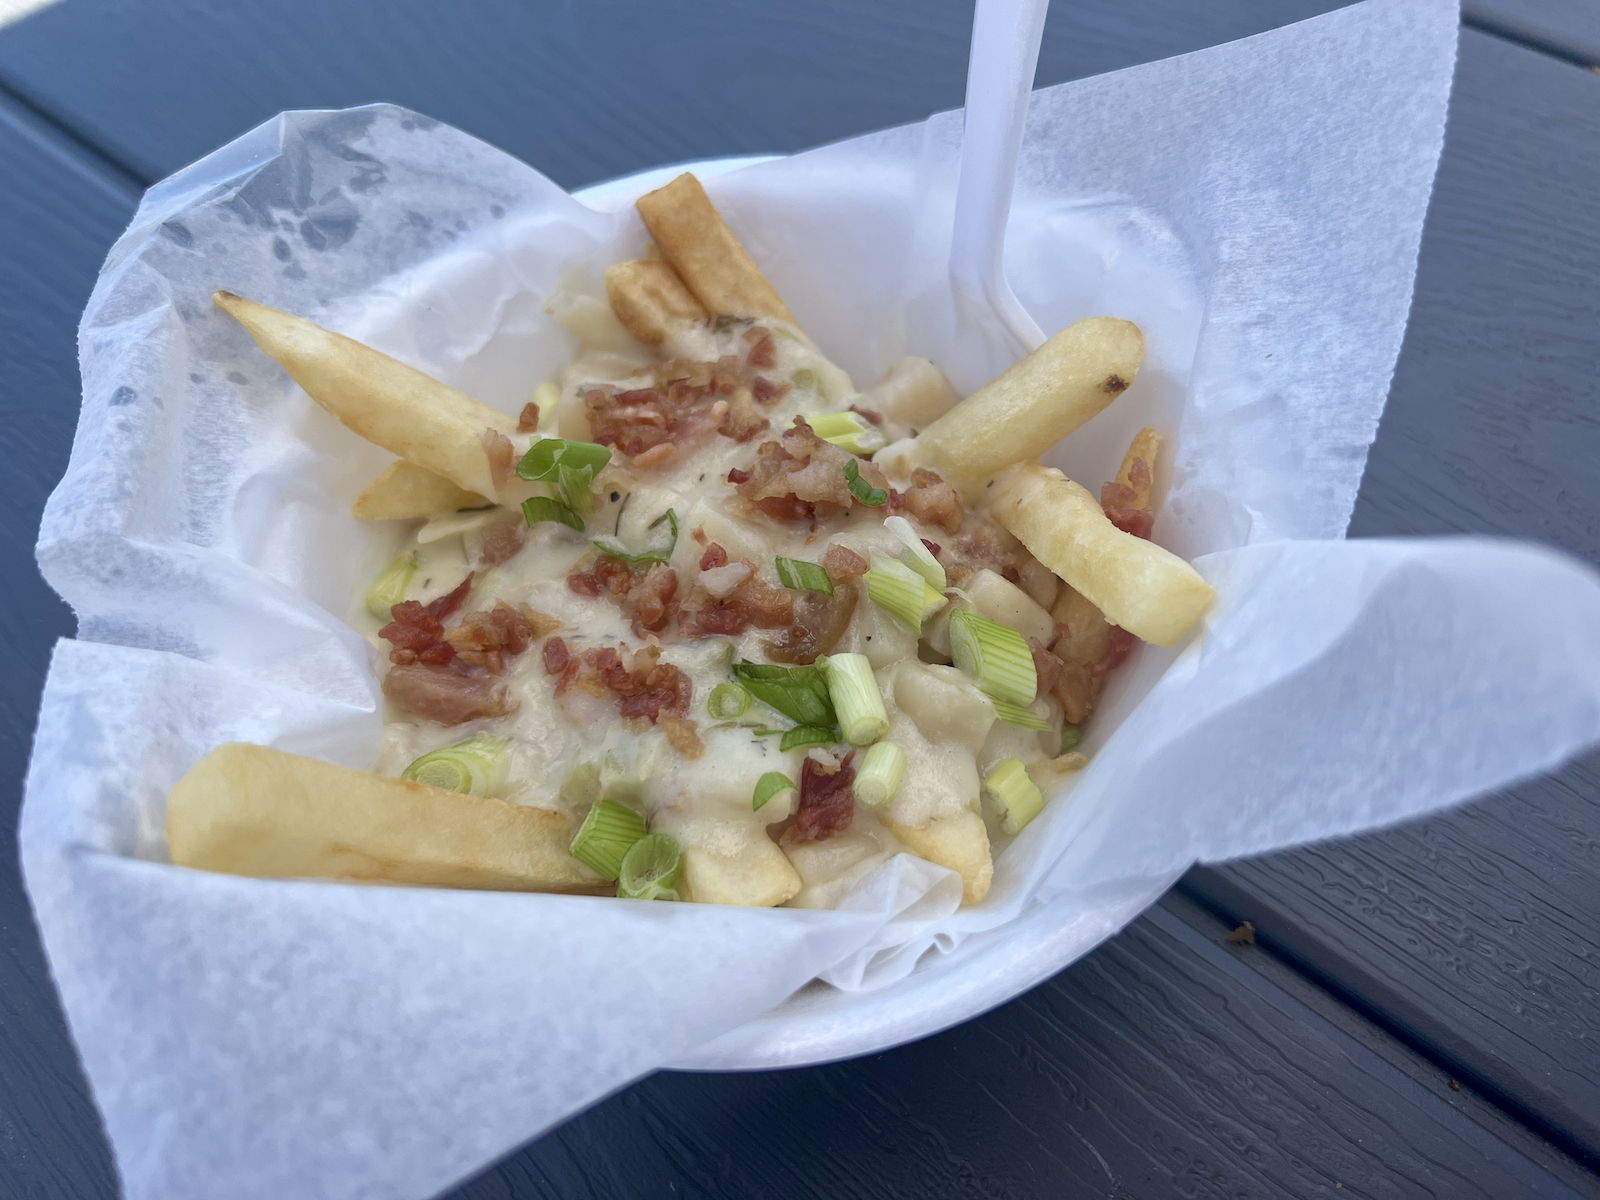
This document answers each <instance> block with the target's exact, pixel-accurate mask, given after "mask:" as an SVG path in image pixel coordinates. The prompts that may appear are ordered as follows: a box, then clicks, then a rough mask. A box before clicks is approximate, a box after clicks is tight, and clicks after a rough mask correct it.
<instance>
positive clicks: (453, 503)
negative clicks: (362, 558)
mask: <svg viewBox="0 0 1600 1200" xmlns="http://www.w3.org/2000/svg"><path fill="white" fill-rule="evenodd" d="M491 503H493V501H491V500H488V499H485V498H484V497H483V496H480V495H478V493H477V492H469V491H467V490H466V488H459V487H457V486H456V485H455V484H453V483H451V482H450V481H449V480H448V479H446V478H444V477H443V476H441V475H435V474H434V473H433V472H432V471H429V470H427V469H426V468H423V467H419V466H417V464H416V463H409V462H407V461H406V460H405V459H403V458H402V459H401V460H400V461H399V462H393V463H390V464H389V466H388V469H387V470H385V471H384V473H383V474H382V475H379V476H378V477H377V478H376V479H374V480H373V481H372V482H371V483H369V484H367V488H366V491H364V492H362V493H361V495H359V496H357V497H356V502H355V503H354V504H352V505H351V506H350V512H351V515H352V516H355V517H359V518H360V519H361V520H363V521H401V520H410V519H412V518H415V517H437V516H440V515H441V514H443V513H453V512H459V511H460V510H461V509H463V508H483V507H484V506H485V505H488V504H491Z"/></svg>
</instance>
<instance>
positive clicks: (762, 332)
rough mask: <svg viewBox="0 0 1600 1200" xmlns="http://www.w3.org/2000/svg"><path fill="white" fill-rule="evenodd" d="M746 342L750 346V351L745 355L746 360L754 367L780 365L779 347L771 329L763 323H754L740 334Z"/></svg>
mask: <svg viewBox="0 0 1600 1200" xmlns="http://www.w3.org/2000/svg"><path fill="white" fill-rule="evenodd" d="M740 336H741V337H743V338H744V341H745V344H746V345H748V346H749V347H750V352H749V353H748V354H746V355H745V356H744V361H745V362H746V363H747V364H748V365H749V366H752V367H775V366H777V365H778V347H777V344H776V343H774V342H773V340H772V332H771V330H769V329H767V328H765V327H764V326H761V325H752V326H751V327H750V328H749V329H746V330H745V331H744V333H743V334H741V335H740Z"/></svg>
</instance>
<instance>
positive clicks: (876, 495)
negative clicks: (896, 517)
mask: <svg viewBox="0 0 1600 1200" xmlns="http://www.w3.org/2000/svg"><path fill="white" fill-rule="evenodd" d="M844 482H845V486H846V487H848V488H849V489H850V494H851V495H852V496H854V497H855V498H856V499H857V500H858V501H859V502H860V503H862V504H865V505H866V506H867V507H868V508H879V507H881V506H882V505H884V504H885V503H887V502H888V499H889V493H888V492H886V491H884V490H883V489H882V488H875V487H873V486H872V485H871V484H870V483H868V482H867V481H866V480H865V479H863V478H861V463H860V461H859V460H858V459H854V458H852V459H851V460H850V461H849V462H847V463H845V465H844Z"/></svg>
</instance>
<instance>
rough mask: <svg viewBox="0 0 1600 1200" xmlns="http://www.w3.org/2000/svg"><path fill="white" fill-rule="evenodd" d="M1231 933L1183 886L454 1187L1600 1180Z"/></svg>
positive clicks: (1505, 1192) (1227, 1185)
mask: <svg viewBox="0 0 1600 1200" xmlns="http://www.w3.org/2000/svg"><path fill="white" fill-rule="evenodd" d="M1225 933H1226V926H1223V925H1219V924H1217V923H1215V922H1214V921H1212V920H1209V919H1208V918H1207V917H1205V916H1204V915H1203V914H1201V913H1199V912H1197V911H1196V910H1195V909H1194V908H1193V907H1192V906H1189V905H1187V904H1186V903H1185V902H1184V901H1182V900H1179V899H1176V898H1172V897H1169V898H1168V899H1167V900H1166V901H1163V903H1162V904H1161V905H1160V906H1158V907H1157V908H1155V909H1153V910H1152V911H1151V912H1150V913H1149V914H1147V915H1146V916H1144V917H1142V918H1140V920H1138V921H1137V922H1135V923H1134V924H1133V925H1132V926H1131V927H1129V928H1128V929H1127V930H1125V931H1124V932H1123V933H1122V934H1121V935H1119V936H1118V937H1117V938H1115V939H1113V940H1112V941H1111V942H1110V943H1108V944H1107V945H1105V946H1103V947H1101V948H1100V949H1099V950H1098V951H1096V952H1095V953H1094V954H1093V955H1091V956H1090V957H1089V958H1087V959H1085V960H1084V961H1082V962H1080V963H1078V964H1076V965H1074V966H1073V967H1071V968H1069V969H1068V970H1066V971H1065V972H1063V973H1062V974H1060V975H1058V976H1056V977H1055V978H1054V979H1052V980H1051V981H1050V982H1048V983H1046V984H1044V985H1042V986H1040V987H1039V988H1037V989H1035V990H1034V991H1032V992H1029V993H1028V994H1027V995H1026V996H1024V997H1022V998H1020V999H1017V1000H1014V1001H1012V1002H1011V1003H1010V1004H1007V1005H1004V1006H1003V1007H1001V1008H999V1009H996V1010H995V1011H994V1012H992V1013H989V1014H987V1015H986V1016H983V1017H980V1018H979V1019H977V1020H975V1021H972V1022H970V1023H968V1024H966V1025H963V1026H961V1027H959V1028H957V1029H954V1030H951V1031H949V1032H947V1033H943V1034H940V1035H938V1036H937V1037H933V1038H929V1039H927V1040H925V1041H922V1042H918V1043H916V1044H915V1045H912V1046H906V1047H902V1048H900V1049H897V1050H893V1051H890V1052H888V1053H886V1054H881V1055H876V1056H874V1057H872V1058H870V1059H861V1060H857V1061H854V1062H847V1063H840V1064H836V1065H833V1066H827V1067H815V1068H808V1069H805V1070H798V1071H773V1072H762V1073H754V1074H747V1075H680V1074H662V1075H657V1076H655V1077H653V1078H651V1079H649V1080H647V1081H645V1082H643V1083H641V1084H638V1085H636V1086H634V1087H633V1088H630V1089H629V1090H627V1091H625V1092H623V1093H621V1094H620V1095H618V1096H615V1097H613V1098H611V1099H610V1100H607V1101H606V1102H604V1103H603V1104H600V1105H598V1106H597V1107H595V1108H594V1109H591V1110H590V1111H589V1112H587V1113H584V1114H583V1115H582V1116H580V1117H577V1118H576V1119H574V1120H572V1121H570V1122H569V1123H567V1124H566V1125H565V1126H563V1127H562V1128H560V1129H558V1130H557V1131H555V1132H554V1133H552V1134H550V1135H549V1136H547V1137H546V1138H544V1139H543V1140H541V1141H539V1142H537V1143H535V1144H533V1145H532V1146H530V1147H528V1148H527V1149H525V1150H523V1151H521V1152H520V1153H518V1154H516V1155H515V1156H513V1157H512V1158H510V1159H507V1160H506V1161H504V1162H502V1163H501V1164H499V1165H498V1166H497V1167H495V1168H493V1169H491V1170H490V1171H488V1172H486V1173H484V1174H483V1175H480V1176H479V1177H478V1178H476V1179H474V1180H473V1181H471V1182H470V1183H468V1184H467V1185H465V1186H464V1187H462V1188H460V1189H459V1190H457V1191H456V1192H454V1193H453V1194H452V1200H505V1198H508V1197H519V1198H532V1197H552V1198H553V1197H563V1198H567V1197H573V1198H576V1197H585V1198H588V1197H593V1198H595V1200H600V1198H607V1200H610V1198H613V1197H616V1198H622V1197H635V1196H639V1197H642V1196H673V1195H680V1196H693V1197H705V1198H708V1200H710V1198H720V1197H729V1198H734V1197H740V1198H743V1197H749V1196H762V1197H767V1198H774V1200H776V1198H785V1197H812V1196H828V1197H834V1198H839V1200H845V1198H855V1197H862V1198H866V1197H872V1198H874V1200H884V1198H889V1197H906V1198H907V1200H910V1198H913V1197H916V1198H921V1197H928V1196H939V1197H957V1196H961V1197H966V1196H971V1197H1001V1196H1005V1197H1039V1198H1040V1200H1044V1198H1051V1200H1054V1198H1056V1197H1063V1196H1073V1197H1076V1196H1110V1197H1123V1198H1132V1197H1165V1196H1175V1195H1183V1196H1195V1195H1198V1196H1261V1197H1278V1196H1293V1197H1297V1198H1309V1197H1316V1196H1328V1197H1334V1196H1345V1195H1351V1196H1373V1197H1413V1196H1417V1197H1420V1196H1448V1197H1451V1198H1452V1200H1467V1198H1469V1197H1479V1196H1481V1197H1495V1198H1497V1200H1504V1198H1506V1197H1512V1196H1516V1197H1555V1196H1580V1195H1589V1194H1592V1193H1593V1191H1594V1189H1595V1188H1596V1187H1600V1180H1597V1179H1595V1178H1594V1177H1593V1176H1590V1175H1588V1174H1587V1173H1586V1172H1583V1171H1581V1170H1578V1169H1576V1168H1574V1167H1573V1166H1572V1165H1571V1164H1570V1163H1564V1162H1563V1161H1561V1160H1560V1159H1559V1156H1554V1155H1552V1153H1551V1151H1549V1149H1548V1148H1544V1147H1540V1146H1539V1145H1538V1144H1537V1143H1536V1142H1535V1141H1534V1140H1533V1139H1531V1138H1528V1136H1527V1134H1526V1133H1525V1132H1521V1131H1518V1130H1516V1129H1515V1128H1514V1127H1509V1126H1507V1125H1506V1124H1504V1118H1503V1117H1500V1116H1499V1115H1498V1114H1497V1113H1496V1112H1495V1111H1494V1110H1493V1109H1492V1108H1491V1107H1489V1106H1488V1105H1485V1104H1483V1103H1482V1102H1481V1101H1480V1100H1478V1099H1477V1098H1476V1097H1473V1096H1472V1095H1471V1093H1470V1092H1464V1091H1462V1092H1457V1091H1452V1090H1451V1089H1450V1086H1449V1080H1448V1078H1447V1077H1446V1076H1444V1075H1442V1074H1441V1073H1439V1072H1438V1071H1437V1070H1434V1069H1432V1068H1429V1067H1428V1066H1427V1065H1426V1064H1422V1063H1420V1062H1419V1061H1418V1060H1416V1059H1415V1058H1414V1057H1413V1056H1410V1055H1408V1053H1407V1052H1406V1051H1405V1050H1404V1049H1403V1048H1400V1047H1398V1046H1397V1045H1396V1044H1394V1043H1392V1042H1389V1041H1386V1040H1385V1039H1384V1038H1383V1036H1382V1035H1381V1034H1377V1033H1376V1032H1375V1031H1373V1030H1371V1029H1370V1028H1364V1027H1363V1023H1362V1022H1361V1021H1360V1020H1359V1018H1355V1017H1354V1016H1353V1014H1351V1013H1349V1012H1348V1011H1347V1010H1342V1009H1340V1007H1339V1006H1338V1005H1337V1004H1333V1003H1331V1002H1329V1001H1327V1000H1326V998H1325V997H1322V996H1321V995H1320V994H1317V993H1316V992H1315V990H1314V989H1308V988H1307V985H1306V984H1305V983H1304V981H1303V980H1300V979H1299V978H1298V977H1297V976H1295V975H1294V974H1293V973H1292V972H1290V971H1288V970H1286V969H1284V968H1283V967H1282V966H1281V965H1279V964H1275V963H1273V962H1272V961H1271V959H1270V956H1269V955H1267V954H1266V953H1265V952H1263V951H1261V950H1259V949H1257V948H1251V947H1240V946H1231V945H1228V944H1227V943H1226V942H1225V941H1224V940H1223V935H1224V934H1225ZM1308 1001H1309V1002H1308Z"/></svg>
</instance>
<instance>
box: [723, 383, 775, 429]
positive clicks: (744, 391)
mask: <svg viewBox="0 0 1600 1200" xmlns="http://www.w3.org/2000/svg"><path fill="white" fill-rule="evenodd" d="M723 403H726V405H727V408H726V409H725V410H724V411H723V413H722V416H721V419H720V420H718V422H717V432H718V433H720V434H721V435H722V436H723V437H730V438H732V439H733V440H734V441H736V442H748V441H749V440H750V439H751V438H753V437H755V436H756V435H757V434H760V433H765V432H766V431H767V430H768V429H770V428H772V422H771V421H769V420H767V419H766V418H765V417H763V416H762V415H761V414H760V413H758V412H757V411H756V404H755V400H754V399H753V398H752V397H751V394H750V389H749V388H736V389H735V390H734V393H733V398H732V399H731V400H728V401H718V404H723Z"/></svg>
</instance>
